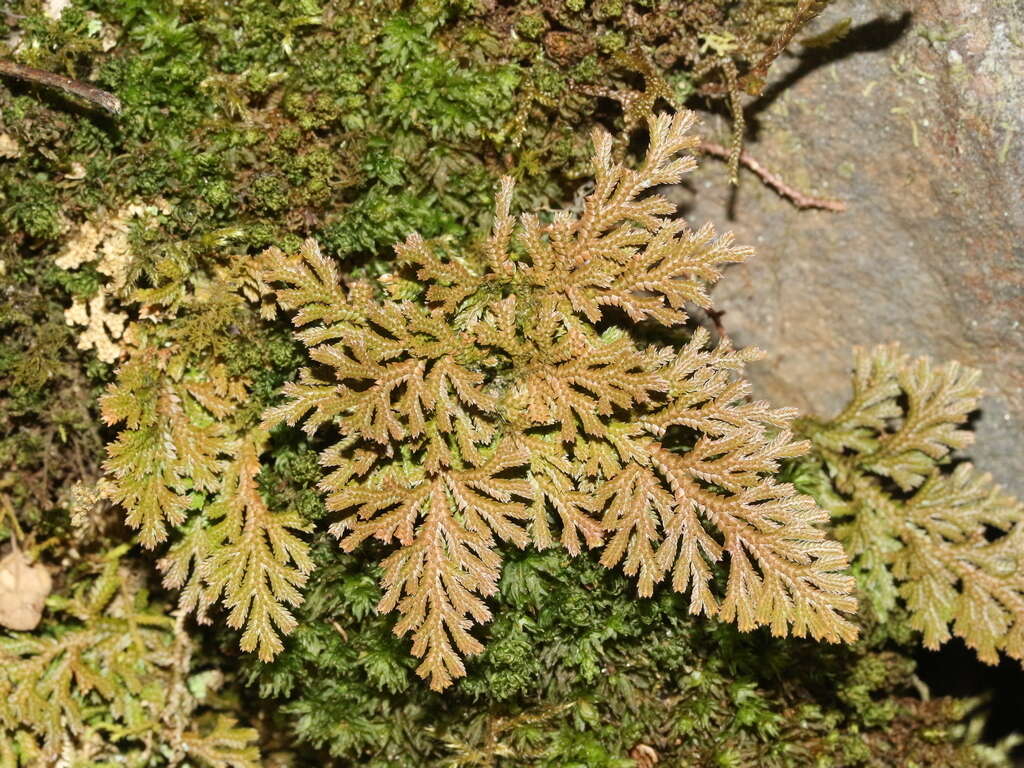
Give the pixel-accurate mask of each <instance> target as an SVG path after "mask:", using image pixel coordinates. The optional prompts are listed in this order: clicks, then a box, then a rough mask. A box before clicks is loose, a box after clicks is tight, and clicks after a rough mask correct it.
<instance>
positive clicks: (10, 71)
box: [0, 59, 121, 115]
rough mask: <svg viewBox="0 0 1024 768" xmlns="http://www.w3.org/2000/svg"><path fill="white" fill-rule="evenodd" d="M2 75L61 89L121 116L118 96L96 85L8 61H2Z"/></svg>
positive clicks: (0, 71) (0, 66)
mask: <svg viewBox="0 0 1024 768" xmlns="http://www.w3.org/2000/svg"><path fill="white" fill-rule="evenodd" d="M0 75H7V76H9V77H14V78H17V79H18V80H24V81H25V82H28V83H40V84H41V85H48V86H50V87H51V88H59V89H60V90H62V91H64V92H65V93H70V94H73V95H75V96H78V97H80V98H83V99H85V100H86V101H90V102H92V103H93V104H97V105H99V106H101V107H103V108H104V109H105V110H107V111H108V112H110V113H112V114H115V115H119V114H121V100H120V99H119V98H117V96H115V95H114V94H112V93H108V92H107V91H104V90H101V89H99V88H97V87H96V86H94V85H89V84H88V83H83V82H81V81H79V80H72V79H71V78H70V77H64V76H63V75H57V74H54V73H53V72H47V71H46V70H44V69H36V68H35V67H26V66H24V65H22V64H17V63H15V62H13V61H9V60H7V59H0Z"/></svg>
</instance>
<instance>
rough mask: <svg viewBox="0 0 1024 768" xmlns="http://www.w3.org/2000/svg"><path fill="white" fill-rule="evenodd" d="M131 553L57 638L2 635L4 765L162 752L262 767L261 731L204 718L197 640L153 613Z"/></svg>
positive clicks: (72, 613)
mask: <svg viewBox="0 0 1024 768" xmlns="http://www.w3.org/2000/svg"><path fill="white" fill-rule="evenodd" d="M124 549H127V547H125V548H122V549H121V550H115V551H114V552H112V553H110V554H109V555H108V556H107V558H106V561H105V562H104V563H103V567H102V571H101V572H100V573H99V574H98V576H96V577H95V579H94V580H91V582H90V583H89V588H88V589H82V590H80V592H79V594H77V595H75V596H74V597H72V598H71V599H70V600H65V601H63V603H62V604H61V606H60V608H59V609H58V612H59V613H60V614H62V619H61V621H60V623H59V625H58V626H57V627H56V628H55V630H54V631H50V632H46V633H43V634H29V633H13V634H10V635H7V636H3V637H0V757H3V758H4V759H5V760H6V762H5V765H11V766H15V767H17V766H19V765H21V766H26V768H27V767H28V766H35V765H58V764H60V762H59V761H68V763H69V764H76V765H78V764H83V765H84V764H86V763H88V764H90V765H98V764H104V765H105V764H114V763H126V764H143V762H145V756H146V754H148V753H149V752H150V750H154V749H156V750H158V751H160V752H162V753H163V754H165V755H172V754H176V753H177V754H181V755H184V754H189V755H190V756H192V757H194V758H196V759H198V765H204V766H212V768H219V767H220V766H225V767H230V768H255V766H257V765H259V764H260V759H259V753H258V750H257V748H256V746H255V742H256V732H255V731H254V730H253V729H249V728H231V729H228V728H226V727H224V726H215V727H214V728H213V729H212V730H210V729H208V728H207V727H206V725H205V716H200V715H199V714H198V713H197V712H196V709H197V707H198V703H197V702H196V701H195V700H194V699H193V698H192V697H191V695H190V694H189V692H188V689H187V686H186V679H185V675H187V674H188V672H189V670H188V667H187V659H188V656H189V653H190V650H189V640H188V637H187V636H186V635H185V634H184V633H183V632H181V631H179V630H177V629H176V628H175V621H174V619H173V618H171V617H170V616H167V615H166V614H164V613H161V612H159V611H158V610H156V609H155V608H154V607H150V606H146V605H145V598H144V593H143V592H142V591H140V590H139V587H138V583H139V581H140V578H139V575H138V574H135V573H132V572H131V571H129V570H127V569H126V568H125V567H124V566H123V565H122V564H121V562H120V560H119V557H120V555H121V554H123V550H124ZM211 714H212V713H211ZM189 726H190V727H191V728H192V729H194V730H185V729H186V727H189ZM86 745H88V748H85V746H86ZM80 746H82V747H83V753H82V754H81V755H80V756H79V758H80V759H76V750H78V748H79V747H80ZM193 747H196V749H193ZM19 755H20V759H19V757H18V756H19Z"/></svg>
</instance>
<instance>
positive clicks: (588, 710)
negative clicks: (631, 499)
mask: <svg viewBox="0 0 1024 768" xmlns="http://www.w3.org/2000/svg"><path fill="white" fill-rule="evenodd" d="M505 556H506V558H507V564H506V567H505V570H504V575H503V577H502V580H501V584H500V591H499V593H498V595H497V596H496V598H495V599H494V603H495V605H494V610H495V615H496V619H495V621H494V623H493V624H492V625H490V626H489V627H487V630H486V633H485V637H484V640H485V644H486V650H485V651H484V653H483V654H482V655H481V656H480V657H479V659H477V660H475V661H471V662H470V663H469V665H468V667H469V672H468V675H467V677H466V678H465V679H463V680H461V681H459V682H458V683H457V685H456V686H455V688H454V689H453V690H452V691H449V692H447V693H445V694H435V693H432V692H430V691H428V690H427V689H426V688H425V686H423V685H422V684H421V683H420V682H419V681H418V679H417V678H416V675H415V666H416V663H415V662H414V661H413V660H412V659H410V658H409V656H408V653H407V651H406V650H405V648H404V646H403V643H401V642H400V641H398V640H397V639H396V638H395V637H394V636H393V635H392V634H391V631H390V624H389V622H388V620H387V618H386V617H380V616H377V615H375V613H374V610H373V608H374V606H375V605H376V603H377V601H378V600H379V598H380V593H379V590H378V589H377V587H376V585H375V583H374V579H373V577H372V576H370V575H367V574H366V573H364V572H363V568H364V566H363V565H362V564H361V562H360V559H357V558H354V557H352V556H351V555H345V554H341V553H338V552H337V550H336V548H335V546H334V545H333V544H332V543H331V542H330V541H329V540H326V539H325V540H323V541H321V542H320V543H319V544H318V545H317V546H316V547H314V557H315V559H316V560H317V561H318V563H319V567H318V568H317V570H316V571H314V575H313V577H312V580H311V582H310V584H309V587H308V590H307V600H306V603H305V604H304V605H303V606H302V607H301V608H300V610H299V617H300V621H299V628H298V629H297V630H296V631H295V633H294V635H293V636H292V637H291V639H290V641H289V646H288V649H287V650H286V651H285V652H284V653H283V654H282V655H281V656H279V657H278V658H277V659H276V660H275V661H274V662H272V663H271V664H269V665H263V664H256V663H254V662H252V661H251V660H247V661H246V662H245V667H244V669H245V673H244V674H245V676H246V677H247V678H248V679H249V680H250V681H251V683H252V684H253V687H254V690H255V691H258V692H259V694H260V695H261V696H263V697H269V698H270V699H271V700H275V699H276V700H279V701H282V702H283V706H282V707H281V709H280V712H279V715H278V722H279V724H280V727H281V728H288V729H291V730H292V731H293V732H294V733H295V734H296V735H297V736H298V737H299V739H300V741H302V742H305V743H308V744H309V745H311V746H316V747H322V748H325V749H327V750H328V751H329V752H330V753H331V754H332V755H334V756H335V757H337V758H339V759H340V762H339V764H340V765H355V764H358V765H366V766H374V767H383V766H389V767H390V766H395V767H397V766H421V765H422V766H427V765H446V766H470V765H473V766H477V765H501V766H551V768H555V767H556V766H557V767H558V768H564V767H565V766H581V767H582V766H623V768H624V767H625V766H629V765H633V763H631V762H630V760H631V754H632V755H633V757H636V756H637V754H638V753H637V752H636V750H637V747H638V745H646V746H647V747H649V748H650V749H652V750H654V752H655V754H657V755H658V756H660V758H661V760H662V764H665V765H673V766H675V765H678V766H718V765H725V766H754V765H757V766H806V765H822V766H879V767H880V768H881V766H890V765H900V764H903V763H900V762H893V760H896V757H895V756H896V755H906V756H913V758H914V759H917V760H919V761H920V762H919V763H918V764H919V765H922V766H925V765H927V766H934V767H935V768H939V766H948V767H950V768H952V766H960V765H963V766H968V765H973V764H975V761H977V760H979V759H981V756H982V751H981V750H980V748H979V749H976V748H972V747H967V746H964V747H960V746H958V744H959V743H960V737H961V731H960V730H959V728H958V726H957V722H958V720H959V719H960V718H961V717H962V716H963V713H964V711H963V709H962V708H959V705H958V704H957V703H956V702H955V701H953V700H944V699H938V700H934V701H931V702H927V703H922V702H920V701H919V700H918V699H917V698H916V697H915V689H914V687H913V685H914V683H913V677H912V675H913V670H914V663H913V661H912V660H911V659H910V658H909V657H907V656H905V655H903V654H902V653H901V652H898V651H893V650H885V648H884V647H883V646H878V645H874V644H872V643H871V642H865V643H862V644H860V645H858V646H856V647H854V648H853V649H847V648H841V647H839V648H837V647H827V646H826V647H823V646H819V645H817V644H814V643H811V642H802V641H801V642H794V641H781V640H778V639H775V638H772V637H770V636H769V635H768V633H767V632H764V631H758V632H755V633H752V634H744V633H740V632H738V631H736V630H735V628H734V627H731V626H728V625H722V624H717V623H712V622H705V621H695V620H693V619H691V618H689V617H687V616H686V615H685V605H682V604H681V598H680V597H679V596H677V595H672V594H671V593H669V592H667V591H665V592H659V593H658V594H657V595H656V596H655V598H654V599H652V600H649V601H637V600H633V599H630V595H631V591H632V589H633V587H632V585H631V584H630V582H629V580H628V579H626V578H624V577H622V576H621V575H619V574H616V573H610V572H608V571H607V570H605V569H604V568H602V567H600V565H599V564H598V563H597V561H596V559H595V558H591V557H588V556H580V557H576V558H570V557H568V556H566V555H565V553H560V552H554V551H552V552H545V553H523V552H520V551H518V550H515V549H509V550H508V551H506V552H505ZM925 723H927V725H925Z"/></svg>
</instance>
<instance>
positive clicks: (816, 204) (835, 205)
mask: <svg viewBox="0 0 1024 768" xmlns="http://www.w3.org/2000/svg"><path fill="white" fill-rule="evenodd" d="M699 149H700V151H701V152H703V153H704V154H706V155H711V156H712V157H717V158H720V159H722V160H725V161H726V162H728V161H729V156H730V155H731V154H732V151H731V150H730V149H729V148H728V147H723V146H722V145H721V144H716V143H715V142H713V141H702V142H701V143H700V148H699ZM740 165H743V166H746V167H747V168H749V169H750V170H751V171H753V172H754V173H755V174H757V176H758V177H759V178H760V179H761V181H763V182H764V183H765V184H767V185H768V186H769V187H771V188H772V189H774V190H775V191H776V192H778V193H779V194H780V195H781V196H782V197H785V198H787V199H788V200H789V201H790V202H791V203H793V205H795V206H796V207H797V208H820V209H821V210H824V211H832V212H834V213H842V212H843V211H845V210H846V203H844V202H843V201H842V200H834V199H832V198H828V197H813V196H811V195H805V194H804V193H803V192H800V191H799V190H796V189H793V187H791V186H789V184H787V183H786V182H784V181H783V180H782V177H781V176H779V175H778V174H775V173H772V172H771V171H769V170H768V169H767V168H765V167H764V166H763V165H761V163H759V162H758V161H757V160H756V159H755V158H753V157H751V155H750V153H749V152H747V151H746V150H743V151H742V152H741V153H740Z"/></svg>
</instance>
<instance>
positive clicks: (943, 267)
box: [689, 0, 1024, 495]
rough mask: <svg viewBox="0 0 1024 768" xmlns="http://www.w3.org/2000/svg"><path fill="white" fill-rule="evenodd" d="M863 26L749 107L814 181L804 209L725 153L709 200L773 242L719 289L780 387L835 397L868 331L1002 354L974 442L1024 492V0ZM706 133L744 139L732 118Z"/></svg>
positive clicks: (702, 189)
mask: <svg viewBox="0 0 1024 768" xmlns="http://www.w3.org/2000/svg"><path fill="white" fill-rule="evenodd" d="M836 6H837V7H834V8H832V9H830V10H829V11H827V12H826V13H825V14H823V15H822V17H821V18H819V19H818V20H817V21H816V22H815V25H816V26H815V28H814V29H815V30H825V29H828V28H830V27H831V26H832V25H833V24H835V23H836V22H838V21H841V20H842V19H844V18H846V17H849V18H850V19H851V22H852V25H851V29H850V32H849V34H848V35H847V37H846V38H845V40H844V41H843V42H842V43H841V44H839V45H837V46H835V47H832V48H829V49H827V53H822V54H819V55H818V56H817V57H815V56H814V55H813V54H812V55H811V56H806V55H804V56H802V57H800V58H797V57H795V56H791V57H789V58H788V59H785V58H784V59H782V60H780V61H779V62H777V64H776V67H775V68H773V70H772V82H771V83H770V84H769V86H768V88H767V89H766V92H765V93H764V94H763V95H762V96H761V97H759V98H757V99H756V100H754V101H752V102H751V103H750V104H749V105H748V131H749V133H748V138H747V149H748V150H749V152H750V153H751V155H753V156H754V157H756V158H757V159H758V160H759V161H761V162H762V163H763V164H764V165H765V166H767V167H768V168H770V169H772V170H773V171H777V172H779V173H780V175H781V176H783V177H784V178H785V179H786V181H787V182H789V183H790V184H791V185H792V186H794V187H797V188H798V189H800V190H803V191H807V192H810V193H815V194H819V195H828V196H832V197H836V198H839V199H841V200H844V201H845V202H846V203H847V205H848V210H847V211H846V212H844V213H840V214H834V213H828V212H824V211H811V210H805V211H799V210H797V209H796V208H794V206H793V205H792V204H790V203H789V202H788V201H786V200H783V199H782V198H780V197H778V196H777V195H775V193H774V192H773V191H772V190H770V189H768V188H766V187H765V186H763V185H762V184H761V183H760V182H759V181H758V180H757V179H756V178H755V177H754V176H753V175H752V174H751V173H750V172H749V171H743V172H742V173H741V180H740V182H741V183H740V187H739V189H738V191H736V192H735V193H730V191H729V190H728V189H727V188H726V187H725V185H724V184H723V183H721V182H722V177H723V176H724V174H725V173H726V171H725V168H724V165H722V164H721V163H720V162H719V161H717V160H712V159H709V160H707V161H705V163H703V168H702V169H701V170H700V172H699V175H698V176H696V177H695V180H694V184H693V188H692V192H696V193H698V194H695V195H694V196H693V200H692V201H691V202H690V211H689V214H690V215H692V217H693V219H694V220H695V221H698V222H699V221H703V220H705V219H711V220H713V221H714V222H715V223H716V224H718V225H720V226H721V227H723V228H728V229H733V230H734V231H735V232H736V234H737V236H738V238H739V239H740V240H741V241H743V242H748V243H752V244H754V245H756V247H757V255H756V257H755V258H754V259H752V260H751V261H750V262H749V263H747V264H744V265H740V266H737V267H735V268H733V270H732V273H731V274H729V275H728V276H727V279H725V280H724V281H723V282H722V283H721V284H720V285H719V287H718V288H717V290H716V304H717V305H718V308H719V309H721V310H725V314H724V315H723V317H722V318H721V322H722V325H723V326H724V328H725V329H726V330H727V332H728V333H729V334H730V335H731V336H733V338H734V339H735V340H737V341H738V342H739V343H741V344H745V345H748V344H753V345H757V346H759V347H761V348H763V349H764V350H766V351H767V353H768V357H767V358H766V360H765V361H764V362H763V363H761V364H760V365H756V366H753V368H752V369H751V375H752V376H753V377H754V378H755V382H756V384H757V386H758V387H759V389H760V394H761V395H762V396H765V397H767V398H768V399H770V400H772V401H773V402H776V403H779V404H783V403H785V404H791V405H795V406H799V407H800V408H801V409H803V410H804V411H807V412H812V413H818V414H821V415H829V414H831V413H833V412H834V411H835V409H836V408H838V407H839V405H840V403H842V402H843V400H844V398H845V397H846V395H847V393H848V388H849V374H848V372H849V367H850V361H851V357H850V347H851V346H852V345H874V344H877V343H881V342H888V341H899V342H900V343H901V344H902V345H903V346H904V347H905V348H906V349H907V350H909V351H910V352H913V353H915V354H927V355H930V356H932V357H934V358H936V359H939V360H946V359H957V360H960V361H961V362H963V363H964V364H967V365H971V366H976V367H979V368H981V369H982V371H983V372H984V379H983V384H984V385H985V387H986V390H987V393H988V396H987V397H986V398H985V400H984V401H983V404H982V411H981V413H980V415H979V417H978V419H977V422H976V424H975V426H976V431H977V442H976V445H975V446H974V447H973V448H972V449H971V451H970V456H971V457H972V459H974V461H975V463H976V464H978V465H979V466H982V467H984V468H985V469H986V470H988V471H990V472H992V474H993V475H994V476H995V477H996V479H997V480H998V481H999V482H1000V483H1002V484H1004V485H1005V486H1007V487H1008V488H1009V489H1010V490H1012V491H1014V492H1015V493H1016V494H1018V495H1020V494H1022V493H1024V430H1022V426H1024V191H1022V184H1024V3H1022V2H1020V1H1019V0H920V1H919V2H907V1H906V0H903V1H902V2H891V0H890V1H889V2H886V1H885V0H860V2H853V3H839V4H836ZM705 131H706V133H708V134H709V136H710V137H711V138H718V139H720V140H722V142H723V143H727V128H726V126H725V123H724V121H723V123H722V124H721V125H715V124H714V122H712V123H711V124H708V125H706V127H705Z"/></svg>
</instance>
